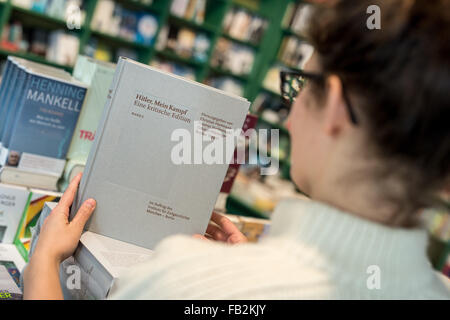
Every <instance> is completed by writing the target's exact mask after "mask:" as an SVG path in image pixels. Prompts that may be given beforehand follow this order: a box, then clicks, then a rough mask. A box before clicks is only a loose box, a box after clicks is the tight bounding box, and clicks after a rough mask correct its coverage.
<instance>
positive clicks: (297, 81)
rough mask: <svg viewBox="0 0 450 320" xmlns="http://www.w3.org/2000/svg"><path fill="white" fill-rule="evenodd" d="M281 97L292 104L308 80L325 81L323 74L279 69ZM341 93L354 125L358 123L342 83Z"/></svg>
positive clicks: (322, 82)
mask: <svg viewBox="0 0 450 320" xmlns="http://www.w3.org/2000/svg"><path fill="white" fill-rule="evenodd" d="M280 78H281V88H280V89H281V97H282V99H283V101H284V102H285V103H286V104H288V105H292V103H293V102H294V101H295V98H296V97H297V96H298V94H299V93H300V91H301V90H302V89H303V88H304V87H305V85H306V83H307V82H308V80H313V81H317V82H319V83H321V84H324V83H325V76H324V75H322V74H317V73H309V72H304V71H300V70H298V71H281V72H280ZM342 95H343V97H344V100H345V104H346V106H347V110H348V114H349V116H350V120H351V122H352V123H353V124H354V125H357V124H358V121H357V119H356V115H355V112H354V110H353V107H352V105H351V103H350V99H349V98H348V95H347V92H346V90H345V87H344V84H342Z"/></svg>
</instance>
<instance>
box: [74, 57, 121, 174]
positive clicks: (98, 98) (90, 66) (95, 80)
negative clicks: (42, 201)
mask: <svg viewBox="0 0 450 320" xmlns="http://www.w3.org/2000/svg"><path fill="white" fill-rule="evenodd" d="M80 59H81V60H83V61H85V62H84V63H81V62H80V63H77V67H76V68H75V69H74V76H76V77H79V78H78V79H77V80H79V81H81V82H82V83H84V84H85V85H86V86H88V87H89V89H88V91H87V93H86V98H85V101H84V105H83V107H82V109H81V112H80V116H79V118H78V122H77V125H76V127H75V130H74V133H73V137H72V141H71V143H70V147H69V151H68V152H67V159H68V160H75V161H77V162H79V163H86V160H87V157H88V155H89V151H90V150H91V147H92V144H93V142H94V138H95V133H96V131H97V126H98V123H99V121H100V116H101V114H102V111H103V108H104V106H105V103H106V97H107V96H108V90H109V88H110V86H111V83H112V79H113V76H114V71H115V65H114V64H112V63H105V62H100V61H98V60H94V59H91V58H87V57H82V58H80ZM80 68H81V69H82V71H79V69H80ZM66 168H67V167H66Z"/></svg>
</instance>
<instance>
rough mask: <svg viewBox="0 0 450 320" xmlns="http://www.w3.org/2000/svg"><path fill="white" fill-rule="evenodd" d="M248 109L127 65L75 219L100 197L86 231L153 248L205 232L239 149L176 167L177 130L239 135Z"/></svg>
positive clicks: (117, 79)
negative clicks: (176, 236) (208, 161)
mask: <svg viewBox="0 0 450 320" xmlns="http://www.w3.org/2000/svg"><path fill="white" fill-rule="evenodd" d="M249 105H250V103H249V102H248V101H247V100H246V99H244V98H240V97H237V96H233V95H229V94H227V93H225V92H222V91H220V90H217V89H214V88H211V87H208V86H206V85H203V84H199V83H196V82H193V81H190V80H187V79H183V78H181V77H178V76H175V75H171V74H167V73H165V72H163V71H159V70H157V69H154V68H152V67H149V66H146V65H143V64H140V63H137V62H134V61H132V60H129V59H126V58H121V59H120V60H119V64H118V66H117V69H116V73H115V76H114V80H113V84H112V86H111V94H110V95H109V96H108V102H107V104H106V106H105V108H104V112H103V115H102V119H101V121H100V124H99V128H98V130H97V134H96V137H95V141H94V146H93V148H92V149H91V152H90V154H89V157H88V161H87V164H86V169H85V171H84V175H83V178H82V181H81V184H80V188H79V191H78V194H77V198H76V201H75V203H74V205H73V206H72V215H71V216H72V217H73V215H74V214H75V213H76V211H77V209H78V208H79V207H80V205H81V204H82V203H83V202H84V201H85V200H87V199H88V198H94V199H96V201H97V207H96V211H95V213H94V215H93V216H92V219H91V220H90V221H89V222H88V224H87V225H86V229H87V230H88V231H91V232H94V233H98V234H101V235H104V236H107V237H111V238H113V239H116V240H120V241H124V242H128V243H131V244H135V245H137V246H141V247H145V248H148V249H152V248H153V247H154V246H155V245H156V243H157V242H159V241H160V240H161V239H163V238H165V237H167V236H169V235H172V234H176V233H183V234H195V233H200V234H202V233H204V232H205V230H206V227H207V225H208V222H209V218H210V216H211V213H212V210H213V207H214V203H215V201H216V198H217V195H218V194H219V191H220V187H221V185H222V182H223V179H224V176H225V173H226V171H227V168H228V163H229V162H230V160H231V157H232V155H233V152H234V145H233V148H232V149H230V150H228V149H227V152H226V153H225V157H226V159H223V161H222V164H213V165H212V164H206V163H204V162H202V161H198V160H199V159H197V162H198V163H199V164H195V165H194V164H176V163H175V162H174V161H173V160H172V159H173V155H172V153H173V149H174V147H175V145H176V144H177V143H176V142H173V141H172V138H171V137H172V135H173V133H174V131H175V130H178V132H183V133H184V134H186V133H187V134H189V135H190V136H191V137H192V136H200V139H202V138H203V139H208V138H209V141H212V140H213V139H214V136H213V137H211V136H209V137H208V136H207V135H206V134H205V132H206V131H207V130H206V128H207V127H208V126H210V127H211V128H214V129H215V130H216V131H219V132H221V134H223V131H225V130H223V129H224V126H225V127H227V128H229V129H230V130H240V129H241V128H242V124H243V122H244V119H245V116H246V114H247V111H248V108H249ZM200 120H201V121H203V122H204V126H203V127H199V126H198V124H199V123H198V122H199V121H200ZM222 130H223V131H222ZM194 133H195V134H194ZM189 160H192V159H189ZM194 161H195V159H194Z"/></svg>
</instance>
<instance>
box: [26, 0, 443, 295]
mask: <svg viewBox="0 0 450 320" xmlns="http://www.w3.org/2000/svg"><path fill="white" fill-rule="evenodd" d="M373 4H375V5H378V6H379V8H380V10H381V29H380V30H377V29H375V30H369V29H368V28H367V27H366V22H367V19H368V17H369V16H368V14H367V13H366V9H367V7H369V5H373ZM449 30H450V3H449V1H447V0H436V1H433V2H431V1H428V0H416V1H413V0H386V1H382V0H380V1H374V0H370V1H363V0H360V1H346V0H343V1H334V2H333V4H332V5H330V6H329V7H328V8H322V9H321V10H318V11H317V12H316V13H315V16H314V17H313V19H312V27H311V32H310V38H311V39H310V40H311V42H312V44H313V45H314V46H315V50H316V51H315V53H314V55H313V56H312V58H311V59H310V61H309V62H308V64H307V65H306V66H305V69H304V72H302V73H296V74H292V73H287V74H283V80H284V81H283V96H284V97H285V98H287V99H288V100H291V101H292V102H293V106H292V110H291V114H290V116H289V119H288V124H287V126H288V129H289V131H290V134H291V145H292V146H291V148H292V152H291V158H292V169H291V176H292V178H293V180H294V182H295V183H296V184H297V186H298V187H299V188H300V189H301V190H303V191H305V192H306V193H307V194H309V195H310V196H311V198H312V199H313V200H312V201H301V200H290V201H283V202H281V203H280V204H279V205H278V206H277V208H276V210H275V212H274V214H273V219H272V226H271V231H270V234H269V235H268V236H267V237H266V238H265V239H264V240H263V241H262V242H261V243H259V244H250V243H242V242H245V241H243V240H244V237H243V236H242V235H241V234H240V233H239V231H237V229H236V228H234V227H233V226H232V224H231V222H229V221H228V220H226V219H225V218H223V217H220V216H218V215H214V216H213V218H214V220H215V221H216V222H218V223H219V226H220V227H219V228H218V227H212V226H211V227H209V228H208V230H207V233H209V234H210V235H211V236H212V237H213V238H214V239H216V240H219V241H216V242H212V241H202V240H199V239H193V238H190V237H187V236H174V237H170V238H168V239H166V240H164V241H162V242H161V243H160V244H159V245H158V247H157V248H156V253H155V256H154V258H153V259H152V260H151V261H149V262H148V263H145V264H143V265H141V266H140V267H138V268H136V269H135V270H134V271H133V272H130V274H132V275H133V277H132V279H121V280H120V281H121V282H119V286H118V288H121V289H119V290H117V291H116V292H114V293H113V295H112V297H113V298H119V299H120V298H129V299H146V298H150V299H152V298H157V299H166V298H169V299H170V298H172V299H178V298H180V299H210V298H214V299H259V298H263V299H301V298H307V299H315V298H317V299H345V298H350V299H359V298H367V299H371V298H384V299H390V298H392V299H397V298H411V299H421V298H425V299H427V298H438V299H449V298H450V289H449V288H450V287H449V281H448V280H447V279H445V278H444V277H443V276H440V275H438V274H437V273H436V272H434V271H433V269H432V267H431V265H430V263H429V261H428V259H427V256H426V246H427V235H426V232H425V231H424V230H422V229H421V228H420V227H419V226H418V223H417V220H418V219H417V218H418V214H419V212H420V210H421V209H422V208H424V207H426V206H428V205H430V204H432V203H433V200H434V196H435V195H436V194H437V193H438V192H439V190H443V189H444V187H445V186H448V185H449V180H450V129H449V125H448V119H450V105H449V103H448V92H449V91H450V61H449V57H450V45H449V43H448V39H449ZM300 89H301V90H300ZM299 91H300V92H299ZM295 97H296V99H294V98H295ZM79 180H80V177H77V178H76V179H75V180H74V181H73V182H72V184H71V185H70V187H69V189H68V190H67V191H66V193H65V194H64V196H63V198H62V199H61V201H60V203H59V205H58V207H57V208H56V209H55V210H54V211H53V212H52V214H51V215H50V216H49V218H47V220H46V221H45V224H44V226H43V228H42V231H41V236H40V239H39V241H38V244H37V247H36V250H35V253H34V255H33V257H32V259H31V261H30V264H29V266H28V268H27V269H26V271H25V274H24V280H25V288H24V290H25V292H24V296H25V298H30V299H32V298H61V297H62V295H61V289H60V287H59V279H58V266H59V263H60V262H61V261H62V260H63V259H64V258H66V257H68V256H70V254H71V253H72V252H73V250H74V249H75V247H76V245H77V242H78V239H79V237H80V234H81V231H82V228H83V226H84V224H85V222H86V221H87V219H88V218H89V216H90V214H91V213H92V211H93V210H94V207H95V201H94V200H92V199H91V200H88V201H87V202H86V203H85V204H84V205H83V206H82V207H81V209H80V211H79V212H78V214H77V215H76V217H75V219H74V220H73V221H72V222H71V223H68V221H67V215H68V210H69V206H70V204H71V203H72V201H73V197H74V194H75V191H76V189H77V186H78V182H79ZM198 237H201V236H198ZM223 241H225V242H228V243H239V244H237V245H233V246H232V245H229V244H224V243H221V242H223Z"/></svg>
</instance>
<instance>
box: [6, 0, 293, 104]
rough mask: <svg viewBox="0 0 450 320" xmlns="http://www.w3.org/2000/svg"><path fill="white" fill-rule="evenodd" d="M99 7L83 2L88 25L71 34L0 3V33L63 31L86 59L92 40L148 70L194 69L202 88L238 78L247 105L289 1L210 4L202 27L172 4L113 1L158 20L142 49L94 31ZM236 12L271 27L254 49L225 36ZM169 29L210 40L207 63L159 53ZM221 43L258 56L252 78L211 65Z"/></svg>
mask: <svg viewBox="0 0 450 320" xmlns="http://www.w3.org/2000/svg"><path fill="white" fill-rule="evenodd" d="M100 1H102V0H85V1H84V11H85V13H86V16H85V19H84V23H83V24H82V26H81V28H80V29H75V30H68V28H67V26H66V22H65V21H64V20H63V19H60V18H55V17H51V16H49V15H47V14H46V13H40V12H36V11H33V10H32V9H26V8H22V7H19V6H17V5H15V4H14V1H13V0H4V1H1V2H0V32H2V33H3V30H4V28H5V26H6V25H7V24H8V22H10V21H19V22H20V23H22V24H23V26H29V27H35V26H38V27H39V28H42V29H44V30H49V31H52V30H65V31H67V32H69V33H71V34H75V35H76V36H77V37H78V38H79V40H80V45H79V53H83V54H84V53H85V50H86V46H88V44H89V42H90V41H91V40H93V39H95V40H96V41H97V42H98V43H99V44H107V45H108V47H110V48H112V49H116V48H127V49H131V50H134V51H135V52H136V53H137V57H138V59H137V60H139V61H140V62H142V63H145V64H149V63H151V61H152V60H154V59H155V58H162V59H165V60H168V61H174V62H177V63H180V64H183V65H188V66H190V67H193V68H194V69H195V71H196V72H195V75H196V80H197V81H200V82H205V80H206V79H207V77H209V76H211V75H217V76H226V77H231V78H234V79H235V80H237V81H239V82H240V83H241V84H242V86H243V96H245V97H246V98H248V99H249V100H253V99H254V98H255V96H256V94H257V92H258V90H259V83H258V82H259V81H261V74H262V72H261V70H264V69H266V66H265V64H267V63H268V61H269V60H270V57H271V56H273V55H274V54H275V53H276V49H277V48H276V46H274V43H279V35H278V34H279V30H278V29H279V24H280V22H281V19H282V15H283V14H284V11H285V8H286V5H287V3H288V2H289V0H282V1H270V0H207V4H206V11H205V19H204V22H203V23H198V22H196V21H194V20H190V19H185V18H183V17H179V16H175V15H174V14H172V13H171V12H170V6H171V3H172V1H171V0H153V2H152V3H151V4H150V5H147V4H141V3H139V2H135V1H130V0H115V2H116V3H117V4H120V5H121V6H122V7H123V8H125V9H128V10H134V11H138V12H147V13H151V14H154V15H155V16H156V17H157V18H158V21H159V23H158V30H157V32H156V35H155V41H154V42H153V43H152V45H144V44H140V43H136V42H134V41H131V40H128V39H125V38H122V37H120V36H116V35H110V34H107V33H104V32H100V31H98V30H95V29H93V28H92V26H91V22H92V19H93V16H94V13H95V9H96V8H97V6H98V3H99V2H100ZM232 8H241V9H244V10H247V11H248V12H249V13H250V14H254V15H257V16H260V17H262V18H263V19H266V20H267V27H266V29H265V32H264V34H263V36H262V38H261V41H260V42H259V43H257V44H256V43H252V42H251V41H246V40H242V39H237V38H236V37H233V36H231V35H229V34H227V33H226V32H224V31H223V26H222V24H223V20H224V18H225V16H226V14H227V12H228V11H229V10H231V9H232ZM166 24H169V25H174V26H177V27H179V28H189V29H192V30H193V31H194V32H202V33H205V34H206V35H207V36H208V37H209V39H210V48H209V50H208V52H207V58H206V59H205V61H204V62H199V61H196V60H194V59H191V58H186V57H183V56H179V55H177V54H176V53H174V52H171V51H168V50H156V48H155V43H156V39H157V38H158V36H159V34H160V31H161V28H162V27H163V26H164V25H166ZM274 36H275V37H276V38H275V39H274V38H273V37H274ZM221 37H223V38H224V39H227V40H229V41H231V42H232V43H235V44H239V45H242V46H244V47H248V48H251V49H252V50H254V63H253V67H252V68H251V71H250V72H249V73H248V74H235V73H233V72H231V71H229V70H223V69H222V68H219V67H213V66H211V65H210V61H211V56H212V54H213V52H214V49H215V45H216V43H217V40H218V39H219V38H221ZM9 54H11V55H16V56H20V57H23V58H26V59H30V60H33V61H37V62H41V63H46V64H49V65H53V66H58V67H62V68H64V69H66V70H68V71H71V70H72V67H73V66H70V65H61V64H58V63H55V62H52V61H47V60H46V59H45V57H42V56H39V55H36V54H33V53H30V52H27V51H14V50H10V49H7V48H1V50H0V57H3V58H4V57H6V56H7V55H9Z"/></svg>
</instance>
